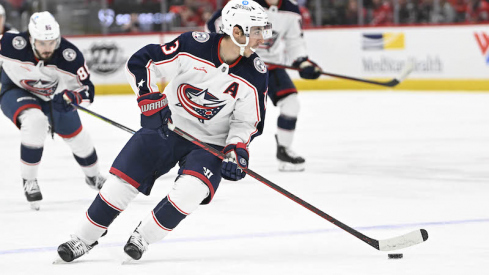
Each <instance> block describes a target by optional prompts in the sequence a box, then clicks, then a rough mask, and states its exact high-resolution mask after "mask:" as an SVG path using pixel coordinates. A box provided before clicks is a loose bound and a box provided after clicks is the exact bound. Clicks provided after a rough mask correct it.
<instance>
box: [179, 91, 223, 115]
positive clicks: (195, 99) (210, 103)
mask: <svg viewBox="0 0 489 275" xmlns="http://www.w3.org/2000/svg"><path fill="white" fill-rule="evenodd" d="M177 96H178V101H179V102H180V103H178V104H177V106H178V107H183V108H184V109H185V111H187V112H188V113H189V114H191V115H192V116H194V117H196V118H197V119H198V120H199V121H200V122H201V123H204V121H206V120H210V119H212V118H213V117H214V116H215V115H217V113H219V111H221V110H222V108H224V106H226V104H225V103H223V102H224V101H222V100H219V99H218V98H217V97H215V96H214V95H213V94H211V93H210V92H209V91H208V90H207V89H205V90H202V89H199V88H197V87H194V86H192V85H190V84H181V85H180V86H179V87H178V91H177Z"/></svg>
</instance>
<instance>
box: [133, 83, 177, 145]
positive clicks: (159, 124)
mask: <svg viewBox="0 0 489 275" xmlns="http://www.w3.org/2000/svg"><path fill="white" fill-rule="evenodd" d="M138 105H139V108H140V109H141V127H143V128H148V129H153V130H156V131H158V134H160V136H161V137H162V138H167V137H168V134H169V131H170V130H169V129H168V121H170V122H171V111H170V108H169V107H168V99H166V95H164V94H162V93H159V92H156V93H148V94H144V95H142V96H140V97H138Z"/></svg>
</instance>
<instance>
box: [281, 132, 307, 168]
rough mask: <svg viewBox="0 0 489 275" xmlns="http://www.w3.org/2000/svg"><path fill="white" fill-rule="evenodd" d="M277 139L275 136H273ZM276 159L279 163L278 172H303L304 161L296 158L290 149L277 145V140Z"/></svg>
mask: <svg viewBox="0 0 489 275" xmlns="http://www.w3.org/2000/svg"><path fill="white" fill-rule="evenodd" d="M275 138H277V136H275ZM277 159H278V161H279V165H278V170H279V171H283V172H296V171H304V169H305V168H306V167H305V166H306V165H305V164H306V160H305V159H304V158H303V157H301V156H298V155H297V154H296V153H295V152H294V151H292V150H291V149H290V148H287V147H285V146H282V145H280V144H278V140H277Z"/></svg>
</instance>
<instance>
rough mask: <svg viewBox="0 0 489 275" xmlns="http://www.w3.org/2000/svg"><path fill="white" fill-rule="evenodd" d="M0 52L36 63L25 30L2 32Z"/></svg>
mask: <svg viewBox="0 0 489 275" xmlns="http://www.w3.org/2000/svg"><path fill="white" fill-rule="evenodd" d="M0 47H1V48H0V54H1V55H3V56H5V57H7V58H10V59H16V60H19V61H22V62H31V63H34V64H35V63H36V62H37V61H36V58H35V57H34V52H33V51H32V48H31V44H30V43H29V35H28V34H27V32H22V33H4V34H3V36H2V39H1V40H0Z"/></svg>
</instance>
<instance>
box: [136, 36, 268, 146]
mask: <svg viewBox="0 0 489 275" xmlns="http://www.w3.org/2000/svg"><path fill="white" fill-rule="evenodd" d="M223 37H224V35H222V34H216V33H214V34H209V33H204V32H187V33H184V34H182V35H180V36H179V37H178V38H176V39H175V40H173V41H171V42H169V43H167V44H164V45H158V44H150V45H147V46H145V47H143V48H142V49H140V50H139V51H137V52H136V53H135V54H134V55H132V56H131V57H130V58H129V60H128V62H127V64H126V69H127V70H126V72H127V76H128V79H129V83H130V84H131V87H132V88H133V90H134V91H135V93H136V94H137V95H138V96H140V95H143V94H146V93H149V92H158V87H157V85H156V83H157V80H158V79H159V78H161V77H165V78H166V79H171V81H170V82H169V83H168V85H167V86H166V87H165V90H164V93H165V94H166V96H167V98H168V102H169V104H168V106H169V107H170V110H171V112H172V115H171V118H172V121H173V123H174V124H175V126H177V127H179V128H181V129H182V130H184V131H186V132H188V133H189V134H191V135H193V136H195V137H196V138H198V139H200V140H202V141H204V142H206V143H210V144H215V145H220V146H225V145H227V144H235V143H237V142H243V143H246V144H247V145H249V143H250V142H251V140H252V139H253V138H254V137H256V136H258V135H260V134H261V132H262V131H263V123H264V119H265V100H266V92H267V86H268V71H267V68H266V66H265V64H264V63H263V61H262V60H261V59H260V58H259V57H258V56H257V55H256V54H253V55H251V56H250V57H249V58H246V57H240V58H238V60H237V61H236V62H235V63H234V64H232V65H228V64H226V63H224V62H223V61H222V60H221V58H220V55H219V47H220V44H221V41H222V39H223Z"/></svg>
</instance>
